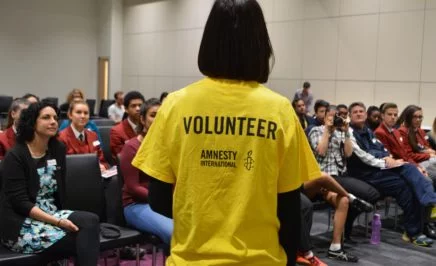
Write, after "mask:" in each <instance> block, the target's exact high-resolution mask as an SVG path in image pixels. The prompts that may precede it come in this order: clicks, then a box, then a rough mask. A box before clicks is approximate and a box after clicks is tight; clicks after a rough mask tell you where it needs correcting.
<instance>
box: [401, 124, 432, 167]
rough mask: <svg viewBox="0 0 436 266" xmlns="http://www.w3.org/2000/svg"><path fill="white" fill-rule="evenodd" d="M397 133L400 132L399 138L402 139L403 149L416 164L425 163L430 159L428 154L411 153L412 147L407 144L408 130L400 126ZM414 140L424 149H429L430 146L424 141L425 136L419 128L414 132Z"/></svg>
mask: <svg viewBox="0 0 436 266" xmlns="http://www.w3.org/2000/svg"><path fill="white" fill-rule="evenodd" d="M398 131H400V133H401V136H402V137H403V141H404V148H405V150H406V152H407V154H408V155H409V157H410V158H412V159H413V160H414V161H415V162H417V163H420V162H423V161H427V160H428V159H430V154H428V153H423V152H414V151H413V149H412V146H410V143H409V137H408V134H409V129H408V128H407V127H405V126H401V127H400V129H398ZM416 140H417V142H418V144H421V145H422V146H424V147H425V148H430V144H429V143H428V141H427V140H426V135H425V132H424V130H422V129H420V128H419V129H418V130H417V131H416Z"/></svg>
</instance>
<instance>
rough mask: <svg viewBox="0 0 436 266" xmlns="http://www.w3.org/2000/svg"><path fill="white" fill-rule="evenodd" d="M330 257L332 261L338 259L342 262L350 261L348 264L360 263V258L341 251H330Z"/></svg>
mask: <svg viewBox="0 0 436 266" xmlns="http://www.w3.org/2000/svg"><path fill="white" fill-rule="evenodd" d="M327 255H328V257H329V258H331V259H337V260H341V261H348V262H358V261H359V258H358V257H356V256H354V255H351V254H350V253H347V252H345V250H343V249H340V250H337V251H333V250H330V249H329V251H328V254H327Z"/></svg>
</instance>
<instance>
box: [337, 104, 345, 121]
mask: <svg viewBox="0 0 436 266" xmlns="http://www.w3.org/2000/svg"><path fill="white" fill-rule="evenodd" d="M336 112H337V114H338V116H340V117H342V119H344V120H347V119H348V107H347V106H346V105H345V104H338V106H336Z"/></svg>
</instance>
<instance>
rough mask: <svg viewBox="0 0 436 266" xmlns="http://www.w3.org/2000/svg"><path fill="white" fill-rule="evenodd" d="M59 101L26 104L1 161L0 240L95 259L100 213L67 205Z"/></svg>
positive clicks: (17, 247)
mask: <svg viewBox="0 0 436 266" xmlns="http://www.w3.org/2000/svg"><path fill="white" fill-rule="evenodd" d="M57 130H58V121H57V113H56V107H52V106H51V105H50V104H48V103H33V104H31V105H30V106H29V108H28V109H26V110H23V111H22V113H21V116H20V121H19V123H18V127H17V144H16V145H15V146H14V147H13V148H12V149H11V150H10V151H9V152H8V154H7V155H6V157H5V160H4V161H3V167H2V168H3V182H4V183H3V188H2V193H1V198H0V240H1V242H2V244H3V245H5V246H6V247H7V248H9V249H10V250H12V251H15V252H19V253H26V254H33V253H49V254H57V255H59V254H62V255H65V256H66V257H67V256H75V257H76V261H77V264H78V265H81V266H83V265H89V266H91V265H92V266H95V265H97V260H98V254H99V219H98V216H97V215H95V214H92V213H88V212H83V211H72V210H65V209H63V203H64V199H65V172H66V168H65V167H66V165H65V147H64V145H63V144H62V143H60V142H59V141H58V140H57V139H56V134H57Z"/></svg>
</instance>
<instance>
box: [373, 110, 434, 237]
mask: <svg viewBox="0 0 436 266" xmlns="http://www.w3.org/2000/svg"><path fill="white" fill-rule="evenodd" d="M397 117H398V107H397V105H396V104H394V103H385V104H384V105H383V109H382V114H381V118H382V122H381V123H380V126H379V127H378V128H377V129H376V130H375V132H374V133H375V135H376V136H377V139H378V140H380V141H381V142H382V143H383V145H384V147H385V148H386V149H387V150H388V151H389V153H390V154H391V156H392V157H393V158H394V159H397V160H403V161H405V162H408V163H411V164H414V165H416V166H417V167H418V169H419V170H420V171H421V172H422V173H423V175H425V176H427V173H429V174H430V177H431V178H432V179H433V188H435V185H436V182H434V181H435V180H434V179H435V176H436V173H435V171H436V162H429V161H424V162H421V163H420V162H418V161H415V160H414V159H413V158H412V157H410V156H409V154H408V153H407V152H406V147H405V142H404V141H403V137H402V136H401V133H400V131H399V130H397V129H396V128H394V125H395V122H396V120H397ZM406 120H407V118H406ZM431 210H432V208H431V207H428V208H426V214H425V216H424V234H426V235H427V236H428V237H430V238H433V239H436V227H434V225H433V223H432V222H431Z"/></svg>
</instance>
